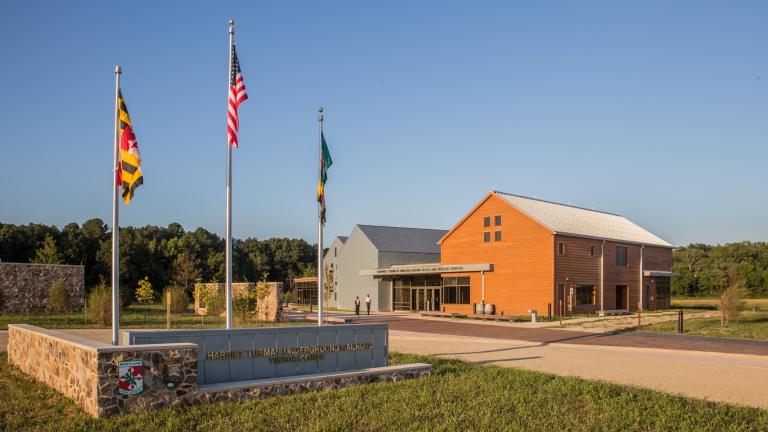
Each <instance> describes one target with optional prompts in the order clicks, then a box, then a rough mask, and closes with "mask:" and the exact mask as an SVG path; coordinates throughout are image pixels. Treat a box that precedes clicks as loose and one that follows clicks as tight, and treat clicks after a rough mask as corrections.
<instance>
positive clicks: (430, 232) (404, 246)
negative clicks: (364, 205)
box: [357, 225, 448, 254]
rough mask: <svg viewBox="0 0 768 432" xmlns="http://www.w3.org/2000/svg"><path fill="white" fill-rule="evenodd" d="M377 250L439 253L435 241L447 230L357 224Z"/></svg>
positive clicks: (438, 247)
mask: <svg viewBox="0 0 768 432" xmlns="http://www.w3.org/2000/svg"><path fill="white" fill-rule="evenodd" d="M357 227H358V228H360V231H362V232H363V234H365V236H366V237H368V240H370V241H371V243H373V246H374V247H375V248H376V249H378V250H379V252H415V253H432V254H439V253H440V246H439V245H438V244H437V241H438V240H440V238H441V237H442V236H443V235H445V233H447V232H448V231H446V230H437V229H426V228H400V227H388V226H376V225H357Z"/></svg>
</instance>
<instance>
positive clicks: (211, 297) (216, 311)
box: [205, 290, 227, 316]
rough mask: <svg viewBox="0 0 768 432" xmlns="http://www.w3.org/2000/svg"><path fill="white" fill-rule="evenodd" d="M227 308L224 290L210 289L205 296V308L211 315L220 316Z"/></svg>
mask: <svg viewBox="0 0 768 432" xmlns="http://www.w3.org/2000/svg"><path fill="white" fill-rule="evenodd" d="M226 308H227V298H226V296H225V294H224V290H210V291H209V292H208V294H207V295H206V296H205V310H206V312H207V314H208V315H210V316H220V315H221V314H222V313H224V310H225V309H226Z"/></svg>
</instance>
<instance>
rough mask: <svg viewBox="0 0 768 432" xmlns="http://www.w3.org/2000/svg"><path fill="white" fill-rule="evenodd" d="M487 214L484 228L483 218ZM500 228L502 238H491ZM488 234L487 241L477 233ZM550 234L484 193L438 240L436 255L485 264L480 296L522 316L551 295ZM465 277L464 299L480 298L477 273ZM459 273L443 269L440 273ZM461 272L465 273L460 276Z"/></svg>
mask: <svg viewBox="0 0 768 432" xmlns="http://www.w3.org/2000/svg"><path fill="white" fill-rule="evenodd" d="M487 216H489V217H490V218H491V227H490V228H484V226H483V218H484V217H487ZM494 216H501V217H502V224H501V227H496V226H494ZM498 229H500V230H501V232H502V240H501V241H500V242H495V241H494V234H493V233H494V231H496V230H498ZM484 232H490V233H491V242H490V243H484V242H483V233H484ZM553 239H554V235H553V234H552V232H551V231H550V230H549V229H547V228H546V227H544V226H543V225H541V224H539V223H538V222H536V221H534V220H533V219H531V218H530V217H528V216H527V215H525V214H524V213H522V212H520V211H518V210H517V209H515V208H514V207H512V206H511V205H509V204H508V203H507V202H506V201H504V200H503V199H501V198H499V197H497V196H495V195H493V194H490V195H489V196H488V197H486V199H485V200H484V201H483V202H482V203H481V204H480V205H479V206H478V207H477V208H476V209H475V210H474V211H473V212H472V213H471V214H470V215H469V216H468V217H467V218H466V219H465V220H464V221H463V222H462V223H461V224H459V226H458V227H456V229H455V230H454V231H453V232H452V233H450V234H449V235H448V236H447V237H446V238H444V239H443V242H442V246H441V256H440V260H441V262H442V263H443V264H476V263H491V264H493V266H494V269H493V271H489V272H486V273H485V301H486V303H491V304H494V305H495V306H496V313H497V314H502V313H503V314H507V315H525V314H527V311H528V310H529V309H537V310H538V311H539V314H542V315H543V314H546V311H547V305H548V304H549V303H552V302H553V295H554V289H553V286H554V258H553V254H554V250H553ZM468 275H469V276H470V283H471V289H470V303H480V302H481V275H480V273H479V272H477V273H471V274H468ZM453 276H460V275H455V274H444V275H443V277H453ZM465 276H466V275H465ZM471 306H472V305H471V304H470V305H449V304H446V305H444V307H445V310H446V312H464V313H466V312H469V311H470V310H471Z"/></svg>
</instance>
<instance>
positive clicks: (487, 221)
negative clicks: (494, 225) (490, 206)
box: [483, 216, 491, 228]
mask: <svg viewBox="0 0 768 432" xmlns="http://www.w3.org/2000/svg"><path fill="white" fill-rule="evenodd" d="M483 226H484V227H485V228H488V227H490V226H491V217H490V216H486V217H484V218H483Z"/></svg>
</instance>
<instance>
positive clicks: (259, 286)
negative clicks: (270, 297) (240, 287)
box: [251, 273, 270, 304]
mask: <svg viewBox="0 0 768 432" xmlns="http://www.w3.org/2000/svg"><path fill="white" fill-rule="evenodd" d="M268 276H269V273H264V274H263V275H262V276H261V280H260V281H258V282H256V286H255V287H254V289H253V294H251V295H252V296H253V300H254V302H255V303H256V304H258V303H259V302H260V301H262V300H264V297H266V296H267V294H269V289H270V288H269V282H267V277H268Z"/></svg>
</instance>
